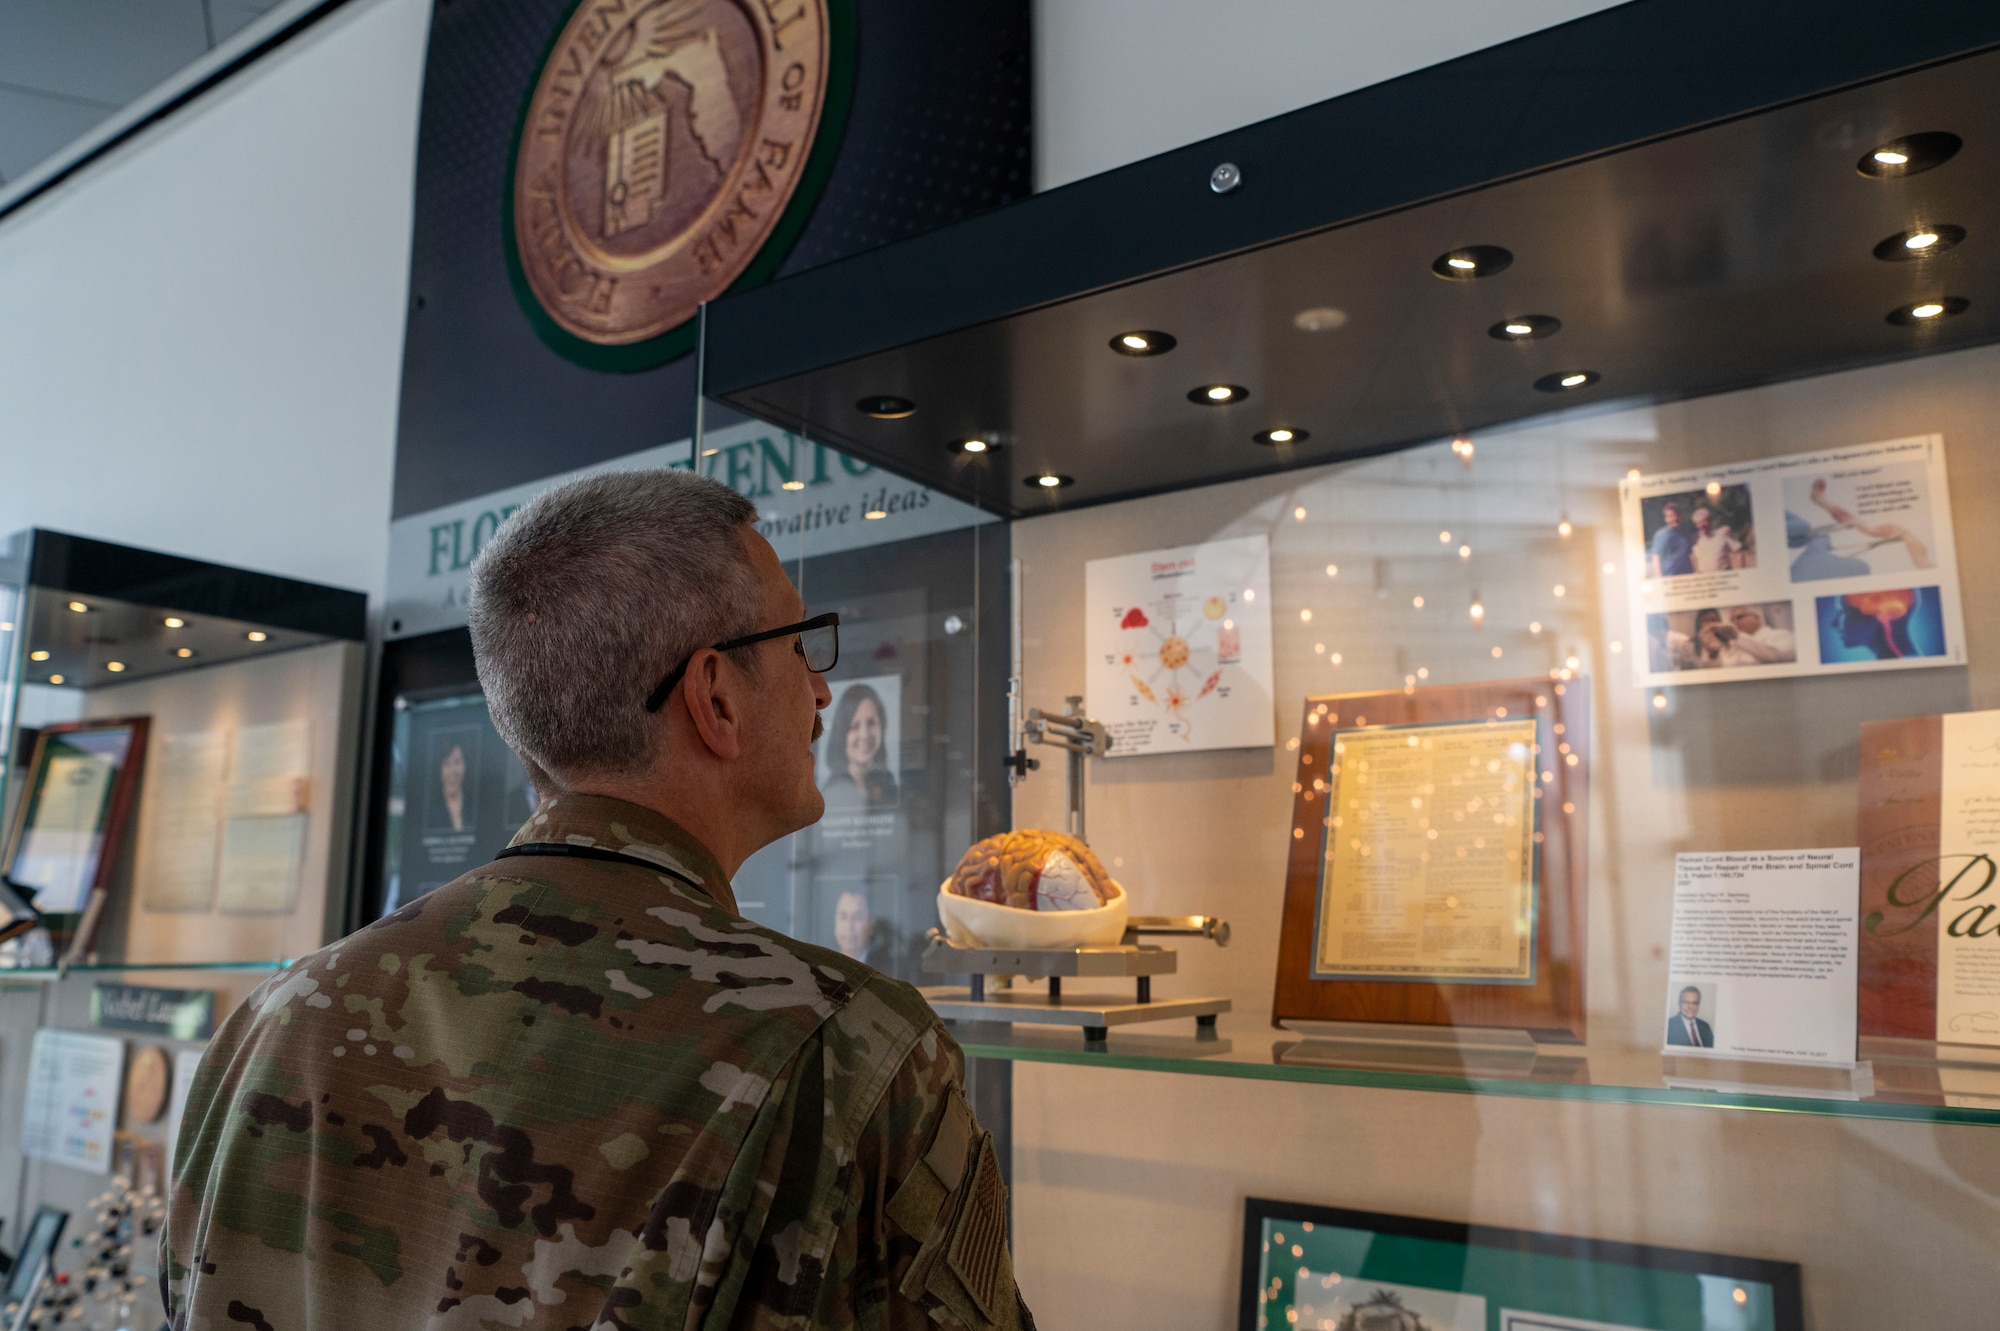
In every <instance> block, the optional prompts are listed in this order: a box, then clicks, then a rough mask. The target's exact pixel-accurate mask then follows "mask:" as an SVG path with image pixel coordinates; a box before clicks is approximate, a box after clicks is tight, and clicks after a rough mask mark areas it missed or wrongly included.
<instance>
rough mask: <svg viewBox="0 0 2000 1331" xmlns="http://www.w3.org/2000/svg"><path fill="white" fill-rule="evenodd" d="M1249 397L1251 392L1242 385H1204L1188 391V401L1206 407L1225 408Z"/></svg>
mask: <svg viewBox="0 0 2000 1331" xmlns="http://www.w3.org/2000/svg"><path fill="white" fill-rule="evenodd" d="M1249 396H1250V390H1249V389H1247V388H1245V387H1243V385H1241V384H1203V385H1202V386H1201V387H1199V388H1190V389H1189V390H1188V401H1190V402H1198V403H1200V404H1201V405H1202V406H1204V407H1223V406H1227V405H1229V404H1230V403H1231V402H1241V401H1242V400H1243V399H1244V398H1246V397H1249Z"/></svg>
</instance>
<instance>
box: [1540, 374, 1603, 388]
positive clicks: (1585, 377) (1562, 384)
mask: <svg viewBox="0 0 2000 1331" xmlns="http://www.w3.org/2000/svg"><path fill="white" fill-rule="evenodd" d="M1603 377H1604V376H1603V375H1601V374H1599V373H1598V372H1597V371H1595V370H1558V371H1557V372H1556V373H1554V374H1545V375H1543V376H1542V377H1541V378H1539V379H1537V380H1535V387H1536V388H1537V389H1539V390H1540V391H1541V392H1544V393H1573V392H1575V391H1576V390H1577V389H1579V388H1588V387H1590V386H1591V385H1592V384H1594V383H1596V382H1597V381H1598V380H1599V379H1602V378H1603Z"/></svg>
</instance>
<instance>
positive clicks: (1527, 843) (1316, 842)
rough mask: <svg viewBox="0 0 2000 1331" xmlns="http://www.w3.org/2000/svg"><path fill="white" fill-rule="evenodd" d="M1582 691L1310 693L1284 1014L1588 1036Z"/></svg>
mask: <svg viewBox="0 0 2000 1331" xmlns="http://www.w3.org/2000/svg"><path fill="white" fill-rule="evenodd" d="M1586 690H1587V685H1585V684H1584V683H1583V682H1582V681H1579V680H1571V681H1558V680H1540V679H1531V680H1518V681H1510V682H1504V683H1497V684H1480V685H1467V686H1462V687H1449V688H1435V689H1407V690H1398V691H1396V692H1394V693H1373V694H1348V695H1337V696H1327V697H1313V698H1308V699H1307V700H1306V710H1305V717H1304V723H1303V724H1302V725H1301V727H1300V732H1299V733H1300V738H1299V762H1298V777H1297V780H1296V782H1295V783H1294V787H1293V790H1294V794H1293V819H1292V852H1291V860H1290V865H1289V868H1288V872H1287V875H1286V888H1285V911H1284V919H1283V925H1282V933H1281V937H1280V943H1279V954H1278V979H1277V991H1276V996H1275V998H1274V1000H1273V1004H1272V1016H1273V1019H1274V1020H1275V1021H1277V1022H1280V1023H1283V1022H1286V1021H1357V1022H1386V1023H1407V1024H1417V1025H1428V1026H1500V1027H1512V1028H1516V1029H1522V1030H1529V1031H1532V1032H1534V1033H1535V1034H1536V1035H1537V1036H1538V1037H1539V1038H1541V1039H1544V1040H1550V1041H1556V1042H1564V1043H1567V1042H1573V1041H1581V1040H1582V1039H1583V1038H1584V1001H1583V998H1584V990H1583V945H1584V901H1583V883H1582V879H1581V873H1580V870H1581V866H1582V864H1583V842H1582V836H1583V831H1582V829H1583V828H1584V826H1585V825H1586V824H1585V812H1584V810H1585V803H1584V798H1585V791H1586V788H1587V784H1588V782H1587V772H1588V768H1587V763H1586V755H1587V754H1588V752H1589V742H1588V741H1589V733H1588V731H1589V727H1588V724H1587V719H1588V706H1587V704H1586V701H1585V700H1586V697H1587V692H1586Z"/></svg>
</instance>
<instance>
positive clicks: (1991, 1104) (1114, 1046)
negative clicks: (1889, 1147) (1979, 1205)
mask: <svg viewBox="0 0 2000 1331" xmlns="http://www.w3.org/2000/svg"><path fill="white" fill-rule="evenodd" d="M1175 1025H1176V1026H1177V1027H1178V1026H1184V1025H1190V1024H1189V1023H1175ZM951 1030H952V1034H953V1036H954V1037H955V1038H956V1039H957V1040H958V1042H959V1046H960V1047H961V1048H962V1049H963V1050H964V1051H965V1055H966V1057H967V1058H989V1059H995V1060H999V1061H1003V1062H1011V1063H1058V1064H1065V1065H1068V1066H1072V1067H1098V1068H1125V1069H1129V1070H1132V1071H1136V1072H1167V1073H1178V1074H1181V1075H1184V1076H1197V1077H1239V1078H1247V1079H1250V1080H1253V1081H1280V1082H1303V1083H1312V1084H1318V1085H1326V1086H1364V1087H1372V1088H1375V1089H1378V1090H1391V1091H1440V1092H1444V1093H1447V1094H1456V1095H1505V1096H1514V1097H1516V1098H1521V1099H1532V1100H1586V1101H1595V1102H1598V1103H1606V1104H1639V1105H1666V1106H1674V1107H1678V1108H1693V1109H1742V1110H1752V1111H1756V1112H1760V1113H1782V1114H1820V1115H1831V1116H1835V1117H1841V1118H1859V1119H1881V1120H1891V1121H1900V1122H1913V1123H1962V1124H1974V1125H1991V1126H1995V1127H2000V1095H1956V1094H1948V1093H1946V1092H1943V1091H1931V1092H1925V1091H1923V1090H1920V1089H1910V1088H1908V1087H1906V1086H1894V1087H1887V1086H1885V1087H1881V1088H1879V1089H1878V1090H1877V1093H1876V1094H1875V1095H1874V1096H1872V1097H1866V1098H1861V1099H1833V1098H1827V1097H1824V1096H1821V1095H1807V1094H1800V1093H1795V1092H1794V1093H1782V1092H1772V1093H1767V1094H1765V1093H1760V1094H1750V1093H1732V1092H1724V1091H1709V1090H1696V1089H1688V1088H1685V1087H1675V1086H1670V1085H1668V1084H1666V1081H1665V1078H1664V1077H1663V1076H1662V1072H1661V1056H1660V1055H1659V1054H1658V1053H1653V1052H1649V1051H1645V1050H1641V1049H1627V1050H1620V1051H1614V1052H1610V1053H1606V1052H1604V1051H1601V1050H1590V1051H1586V1050H1584V1049H1581V1048H1579V1049H1575V1050H1569V1049H1563V1048H1555V1049H1551V1048H1549V1047H1547V1046H1543V1047H1541V1048H1540V1049H1539V1050H1538V1051H1537V1052H1536V1053H1535V1055H1534V1056H1533V1060H1532V1062H1531V1063H1530V1064H1529V1065H1528V1066H1526V1067H1524V1068H1522V1069H1520V1070H1518V1071H1515V1072H1512V1073H1510V1074H1508V1075H1482V1074H1480V1073H1476V1072H1474V1073H1468V1072H1465V1071H1458V1072H1452V1071H1447V1070H1442V1069H1440V1070H1427V1071H1411V1070H1405V1069H1395V1068H1389V1067H1383V1066H1364V1065H1361V1064H1359V1063H1355V1064H1348V1065H1341V1064H1334V1063H1326V1062H1313V1063H1292V1062H1284V1061H1281V1055H1282V1054H1283V1052H1284V1051H1285V1050H1286V1049H1287V1048H1288V1047H1292V1046H1295V1045H1297V1044H1298V1043H1299V1037H1297V1036H1294V1035H1292V1034H1290V1033H1289V1032H1286V1031H1280V1030H1274V1029H1273V1028H1272V1027H1271V1026H1270V1024H1269V1016H1268V1014H1264V1013H1252V1012H1238V1013H1234V1014H1231V1015H1228V1016H1225V1017H1223V1018H1222V1019H1221V1022H1220V1023H1219V1024H1218V1026H1217V1029H1216V1033H1215V1034H1214V1035H1213V1036H1207V1035H1203V1036H1196V1035H1187V1034H1141V1033H1131V1034H1127V1033H1125V1032H1124V1031H1119V1030H1114V1031H1113V1032H1112V1033H1111V1036H1110V1038H1109V1039H1107V1040H1102V1041H1095V1042H1092V1043H1089V1044H1085V1043H1084V1042H1082V1041H1080V1040H1078V1038H1077V1036H1076V1033H1075V1032H1074V1031H1069V1030H1059V1029H1056V1028H1052V1027H1035V1026H1006V1025H1001V1024H998V1023H972V1022H964V1023H956V1024H953V1025H952V1027H951ZM1465 1061H1466V1062H1467V1063H1468V1064H1473V1065H1476V1064H1478V1063H1479V1062H1480V1058H1479V1056H1478V1055H1476V1054H1475V1055H1470V1056H1468V1057H1467V1058H1466V1060H1465ZM1884 1071H1885V1074H1886V1071H1887V1070H1886V1069H1885V1070H1884ZM1987 1075H1989V1076H1992V1077H1993V1078H1994V1079H1995V1081H1996V1083H2000V1071H1995V1072H1989V1073H1988V1074H1987ZM1971 1100H1979V1101H1985V1102H1986V1103H1985V1104H1983V1105H1980V1104H1968V1103H1954V1101H1971Z"/></svg>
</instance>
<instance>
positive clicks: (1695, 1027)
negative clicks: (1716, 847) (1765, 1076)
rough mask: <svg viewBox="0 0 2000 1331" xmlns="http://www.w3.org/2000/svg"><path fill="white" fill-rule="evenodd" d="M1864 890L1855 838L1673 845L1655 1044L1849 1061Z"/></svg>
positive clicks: (1766, 1057) (1784, 1059)
mask: <svg viewBox="0 0 2000 1331" xmlns="http://www.w3.org/2000/svg"><path fill="white" fill-rule="evenodd" d="M1860 892H1861V852H1860V851H1859V850H1854V849H1839V850H1759V851H1745V852H1741V853H1735V852H1728V853H1723V852H1716V853H1701V854H1687V853H1684V854H1681V855H1678V856H1676V857H1675V859H1674V925H1673V951H1672V961H1671V962H1670V971H1669V981H1668V984H1667V994H1666V1002H1665V1004H1664V1006H1663V1010H1662V1017H1663V1022H1662V1025H1663V1026H1664V1032H1663V1034H1662V1037H1661V1041H1660V1047H1661V1049H1662V1050H1663V1051H1664V1052H1666V1053H1670V1054H1700V1053H1703V1052H1712V1053H1714V1054H1716V1055H1720V1056H1723V1057H1728V1058H1740V1059H1753V1060H1757V1061H1763V1062H1774V1063H1831V1064H1842V1065H1848V1064H1852V1063H1853V1062H1854V1049H1855V1042H1854V1036H1855V1019H1854V1010H1855V992H1856V984H1857V978H1858V968H1857V960H1856V956H1855V933H1856V917H1857V915H1858V913H1859V903H1860Z"/></svg>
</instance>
